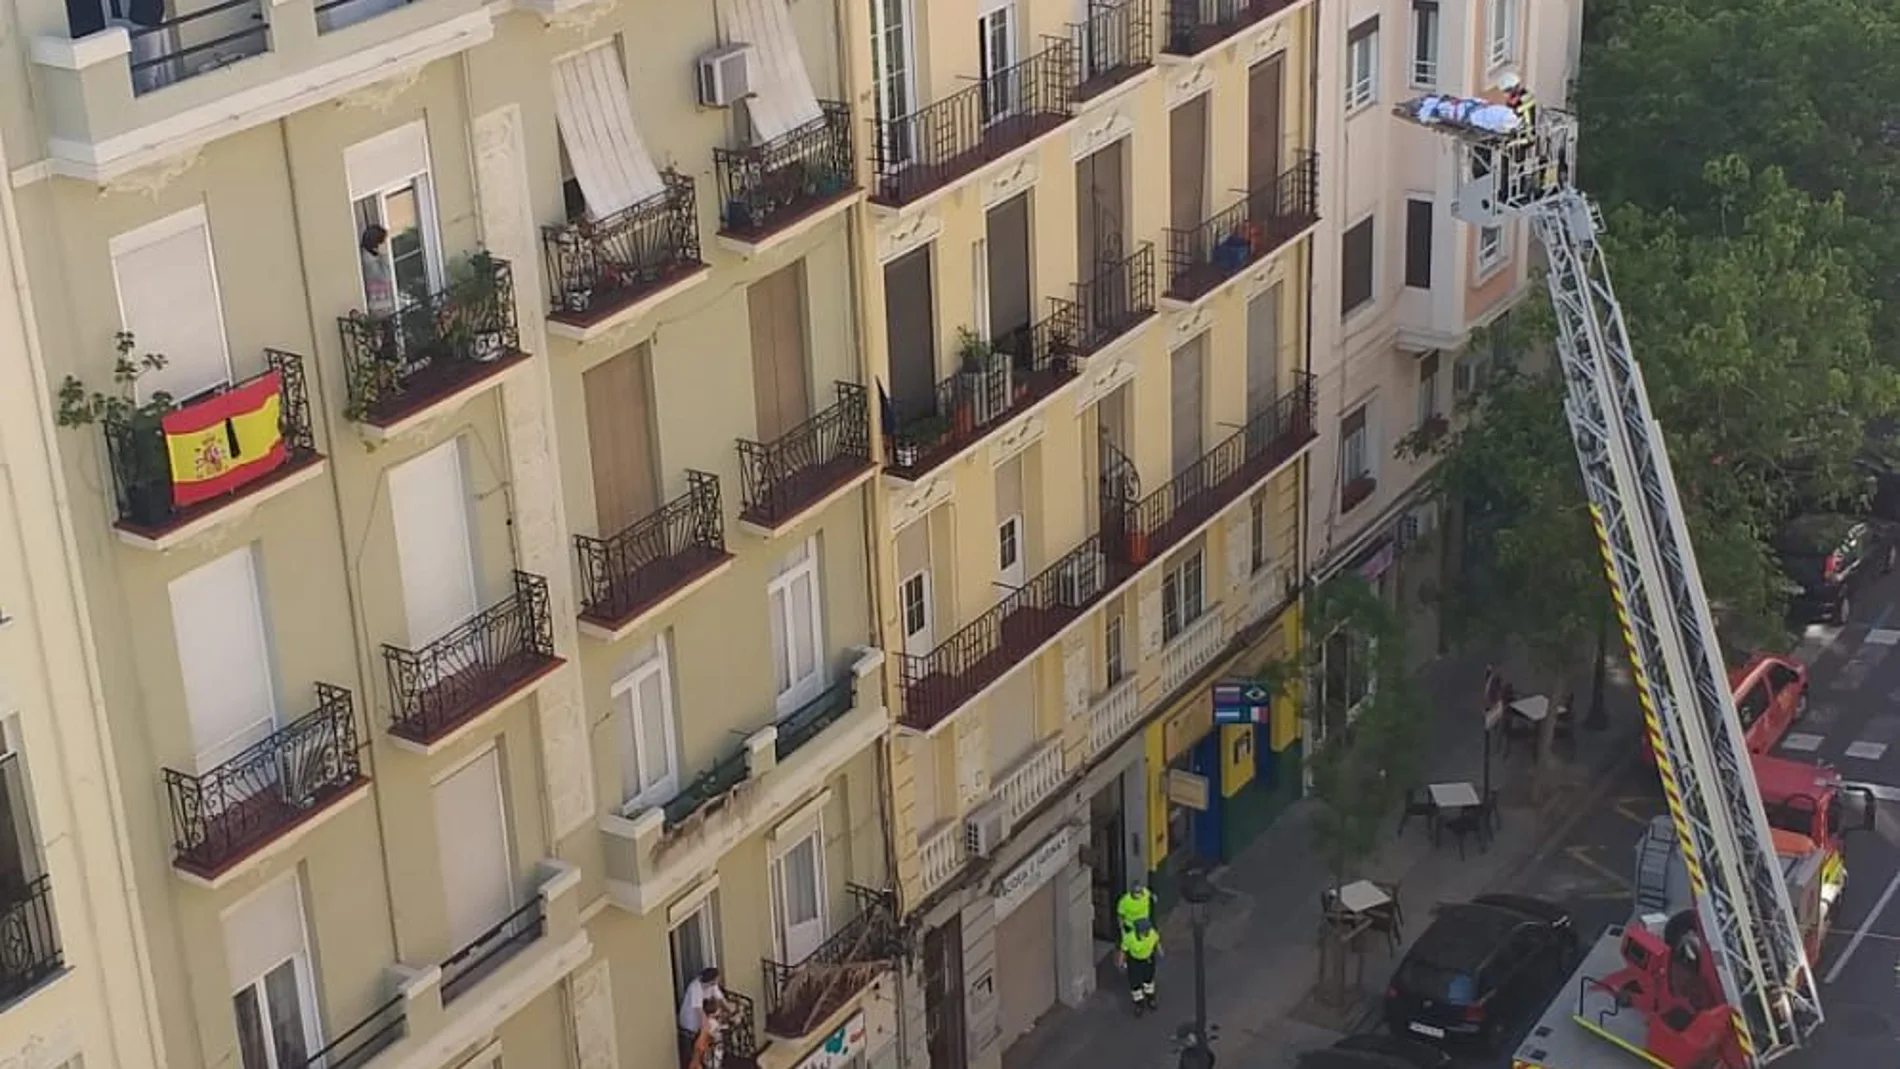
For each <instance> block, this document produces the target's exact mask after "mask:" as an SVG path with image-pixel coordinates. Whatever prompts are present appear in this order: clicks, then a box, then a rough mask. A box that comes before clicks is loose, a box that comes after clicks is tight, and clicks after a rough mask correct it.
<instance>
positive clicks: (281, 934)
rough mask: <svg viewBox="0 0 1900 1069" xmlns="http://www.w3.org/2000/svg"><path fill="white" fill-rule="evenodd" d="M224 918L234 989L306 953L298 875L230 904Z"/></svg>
mask: <svg viewBox="0 0 1900 1069" xmlns="http://www.w3.org/2000/svg"><path fill="white" fill-rule="evenodd" d="M222 921H223V924H222V927H223V929H224V964H225V968H226V969H227V970H229V972H230V974H231V987H232V988H234V989H235V988H240V987H244V986H246V985H248V984H254V983H256V982H257V980H258V978H259V977H261V976H263V975H264V974H265V973H267V972H269V971H271V970H272V969H275V968H276V967H277V966H279V965H281V964H283V963H284V961H286V960H287V959H290V958H295V957H302V956H303V955H304V953H305V946H306V943H305V938H304V924H303V894H302V889H301V888H300V887H298V886H297V877H296V876H295V875H290V876H285V877H283V878H282V879H280V880H278V881H277V882H276V883H273V884H271V885H270V886H268V887H265V888H264V889H263V890H261V891H258V892H257V893H255V894H253V895H251V896H250V897H248V898H246V899H244V900H243V901H242V902H239V903H238V904H237V905H235V906H233V907H231V908H230V909H229V910H227V911H225V914H224V916H223V918H222Z"/></svg>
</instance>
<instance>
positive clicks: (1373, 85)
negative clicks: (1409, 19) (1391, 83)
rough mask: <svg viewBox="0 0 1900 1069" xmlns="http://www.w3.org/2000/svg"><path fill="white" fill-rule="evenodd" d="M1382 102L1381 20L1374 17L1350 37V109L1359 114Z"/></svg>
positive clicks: (1347, 87)
mask: <svg viewBox="0 0 1900 1069" xmlns="http://www.w3.org/2000/svg"><path fill="white" fill-rule="evenodd" d="M1377 99H1379V17H1378V16H1377V15H1374V16H1373V17H1371V18H1369V19H1367V20H1366V21H1364V22H1362V23H1360V24H1359V25H1357V26H1354V27H1353V28H1352V30H1351V31H1350V32H1348V33H1347V34H1346V110H1347V111H1349V112H1351V111H1357V110H1359V109H1360V108H1363V107H1365V106H1366V105H1368V104H1370V103H1372V102H1373V101H1375V100H1377Z"/></svg>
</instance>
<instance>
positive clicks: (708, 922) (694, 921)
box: [666, 885, 720, 1010]
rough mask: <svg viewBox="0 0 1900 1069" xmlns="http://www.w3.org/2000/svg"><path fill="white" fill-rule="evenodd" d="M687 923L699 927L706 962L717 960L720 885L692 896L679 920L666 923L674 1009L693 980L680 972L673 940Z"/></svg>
mask: <svg viewBox="0 0 1900 1069" xmlns="http://www.w3.org/2000/svg"><path fill="white" fill-rule="evenodd" d="M675 908H677V907H675ZM669 915H677V914H672V913H671V911H669ZM687 925H694V926H696V927H697V928H698V929H699V938H700V942H701V943H702V944H704V945H705V947H706V960H707V962H708V963H712V964H717V963H718V961H719V943H720V939H719V888H718V887H717V886H716V885H715V886H714V887H713V888H712V889H711V890H710V891H707V892H706V893H705V894H704V895H702V896H700V897H699V898H697V899H694V900H692V901H691V904H690V906H689V907H688V909H687V910H686V913H685V914H684V915H683V916H680V917H679V919H678V920H676V921H673V922H672V923H670V924H668V925H667V926H666V952H667V956H668V957H669V958H671V959H673V960H672V961H670V962H669V964H670V965H671V966H673V968H674V974H673V1004H674V1008H675V1009H676V1010H677V1009H678V1008H679V1004H680V1003H681V1002H682V1001H684V999H685V996H686V987H687V985H689V984H691V983H692V982H693V977H692V976H681V975H679V972H678V968H679V960H678V959H679V950H678V947H677V945H676V944H675V942H674V940H675V939H677V938H678V937H679V932H680V929H682V928H685V927H686V926H687Z"/></svg>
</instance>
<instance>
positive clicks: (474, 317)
mask: <svg viewBox="0 0 1900 1069" xmlns="http://www.w3.org/2000/svg"><path fill="white" fill-rule="evenodd" d="M498 274H499V272H498V265H497V263H496V260H495V257H494V254H493V253H490V252H489V251H488V250H487V249H477V250H475V251H474V252H472V253H469V254H468V255H466V256H463V257H461V258H459V259H457V260H456V261H455V262H454V263H452V264H450V265H449V285H448V301H447V303H446V306H445V307H444V308H443V310H442V311H443V314H444V315H445V316H447V318H448V323H447V325H446V329H445V330H444V331H443V334H444V340H446V341H447V342H448V343H449V346H450V349H451V351H452V352H453V353H455V354H456V355H466V356H468V357H469V358H471V359H473V360H476V361H478V362H480V363H484V364H486V363H491V362H493V361H495V360H499V359H501V357H502V354H504V353H505V352H507V349H508V339H507V334H506V332H504V331H503V330H502V324H503V323H504V322H505V320H506V317H505V315H504V312H503V309H502V307H501V303H500V302H501V301H502V300H504V299H505V295H504V294H503V293H502V291H501V283H500V280H499V278H498Z"/></svg>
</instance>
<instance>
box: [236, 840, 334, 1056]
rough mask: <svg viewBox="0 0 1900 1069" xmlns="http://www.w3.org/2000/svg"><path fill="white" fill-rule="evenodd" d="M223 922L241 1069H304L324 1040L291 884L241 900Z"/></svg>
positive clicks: (297, 895)
mask: <svg viewBox="0 0 1900 1069" xmlns="http://www.w3.org/2000/svg"><path fill="white" fill-rule="evenodd" d="M223 920H224V925H223V926H224V954H225V963H226V965H227V967H228V968H229V969H230V972H231V985H232V992H231V1009H232V1012H233V1014H234V1015H235V1016H236V1017H237V1033H238V1058H239V1061H240V1063H241V1064H242V1066H243V1069H302V1067H303V1066H304V1065H305V1063H306V1062H307V1061H308V1056H309V1053H310V1052H311V1051H314V1050H318V1049H320V1048H321V1047H322V1041H321V1038H320V1036H319V1035H318V1033H317V1012H316V1003H315V1001H314V999H313V998H312V992H314V991H315V989H316V985H315V984H314V983H313V982H312V981H313V977H312V975H311V971H310V951H309V945H308V940H307V938H306V936H305V930H304V917H303V896H302V894H301V891H300V889H299V887H298V885H297V877H296V876H294V875H293V876H289V877H286V878H285V879H282V880H279V881H278V882H276V883H274V884H272V885H271V886H269V887H266V888H264V889H263V890H261V891H259V892H257V893H256V894H254V895H252V896H250V897H249V898H246V899H245V900H244V901H243V902H240V903H239V904H238V905H237V906H235V907H233V908H232V909H231V910H230V911H229V912H227V913H226V914H225V915H224V919H223Z"/></svg>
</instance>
